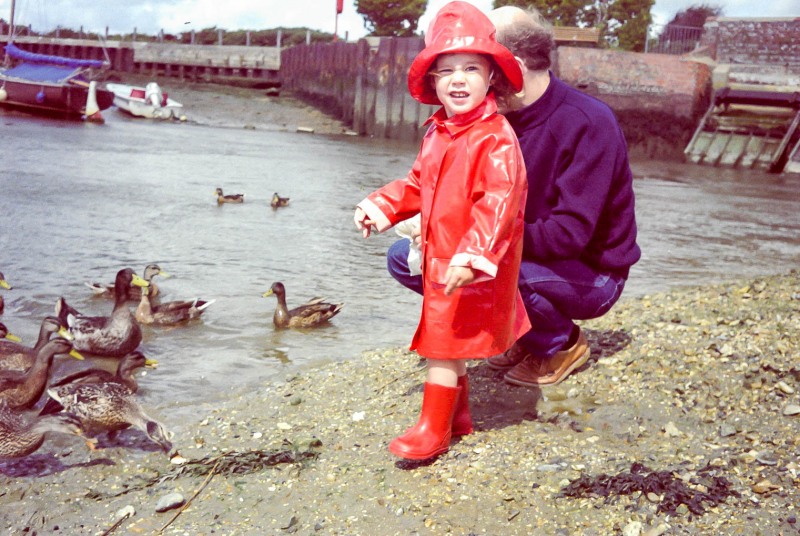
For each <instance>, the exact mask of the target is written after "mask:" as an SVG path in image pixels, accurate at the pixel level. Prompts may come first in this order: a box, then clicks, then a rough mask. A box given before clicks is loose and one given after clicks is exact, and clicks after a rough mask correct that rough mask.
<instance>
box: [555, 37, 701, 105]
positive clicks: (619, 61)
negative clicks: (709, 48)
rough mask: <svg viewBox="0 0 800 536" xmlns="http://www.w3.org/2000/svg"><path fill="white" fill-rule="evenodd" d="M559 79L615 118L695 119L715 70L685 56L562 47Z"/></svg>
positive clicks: (559, 60) (558, 57) (559, 57)
mask: <svg viewBox="0 0 800 536" xmlns="http://www.w3.org/2000/svg"><path fill="white" fill-rule="evenodd" d="M557 54H558V56H557V72H558V74H559V77H560V78H561V79H562V80H564V81H565V82H567V83H568V84H570V85H572V86H575V87H577V88H578V89H580V90H581V91H583V92H585V93H588V94H590V95H593V96H595V97H597V98H599V99H600V100H602V101H604V102H606V103H607V104H608V105H609V106H611V108H612V109H613V110H614V111H615V112H623V111H627V110H637V111H639V112H645V111H649V112H656V113H666V114H670V115H673V116H677V117H681V118H695V117H697V116H698V115H699V114H702V113H703V112H704V111H705V109H706V106H707V104H708V90H709V87H710V80H711V69H710V68H709V67H708V65H706V64H704V63H697V62H693V61H690V60H687V59H685V58H682V57H680V56H671V55H667V54H639V53H636V52H624V51H618V50H602V49H590V48H576V47H559V48H558V52H557Z"/></svg>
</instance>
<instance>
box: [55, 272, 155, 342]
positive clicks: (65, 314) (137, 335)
mask: <svg viewBox="0 0 800 536" xmlns="http://www.w3.org/2000/svg"><path fill="white" fill-rule="evenodd" d="M131 285H136V286H139V287H146V286H148V285H149V283H148V282H147V281H145V280H144V279H142V278H141V277H139V276H138V275H136V274H135V273H133V270H131V269H130V268H124V269H122V270H120V271H119V272H117V277H116V280H115V282H114V308H113V310H112V311H111V315H109V316H88V315H83V314H81V313H79V312H78V311H76V310H75V309H73V308H72V307H70V306H69V305H68V304H67V302H66V300H64V298H59V299H58V301H57V303H56V316H58V318H59V319H60V320H61V321H62V322H66V323H67V325H68V326H69V331H70V333H71V334H72V336H73V337H75V342H74V346H75V348H76V349H77V350H78V351H81V352H87V353H91V354H94V355H97V356H100V357H122V356H124V355H125V354H129V353H131V352H133V351H134V350H135V349H136V348H137V347H138V346H139V344H140V343H141V342H142V328H141V326H139V323H138V322H137V321H136V319H135V318H134V316H133V314H132V313H131V311H130V309H129V308H128V305H127V303H126V301H127V300H126V295H127V294H126V293H127V289H128V287H130V286H131Z"/></svg>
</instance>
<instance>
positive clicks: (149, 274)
mask: <svg viewBox="0 0 800 536" xmlns="http://www.w3.org/2000/svg"><path fill="white" fill-rule="evenodd" d="M157 275H158V276H161V277H163V278H167V277H169V274H168V273H167V272H165V271H164V270H162V269H161V267H160V266H159V265H157V264H148V265H147V266H145V268H144V272H142V278H143V279H144V280H145V281H147V282H148V283H150V287H149V288H150V297H151V298H155V297H156V296H158V295H159V294H160V293H161V289H160V288H158V285H157V284H156V282H155V281H153V278H154V277H155V276H157ZM84 284H85V285H86V286H87V287H89V288H90V289H92V292H93V293H94V295H95V296H100V297H103V298H113V297H114V283H105V284H103V283H84ZM141 297H142V287H137V286H135V285H134V286H130V287H128V288H127V291H126V298H125V299H126V300H128V301H139V300H140V299H141Z"/></svg>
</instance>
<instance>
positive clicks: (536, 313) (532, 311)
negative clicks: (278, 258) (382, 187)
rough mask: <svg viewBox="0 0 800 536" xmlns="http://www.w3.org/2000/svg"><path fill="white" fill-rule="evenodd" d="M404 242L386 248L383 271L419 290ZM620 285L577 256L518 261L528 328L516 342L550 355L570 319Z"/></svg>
mask: <svg viewBox="0 0 800 536" xmlns="http://www.w3.org/2000/svg"><path fill="white" fill-rule="evenodd" d="M409 243H410V242H409V241H408V240H407V239H405V238H404V239H401V240H398V241H397V242H395V243H394V244H392V245H391V246H390V247H389V250H388V252H387V258H386V264H387V269H388V270H389V273H390V274H391V275H392V277H394V278H395V279H396V280H397V281H398V282H400V284H402V285H403V286H405V287H407V288H409V289H411V290H413V291H414V292H417V293H419V294H422V276H419V275H411V274H410V273H409V270H408V261H407V259H408V246H409ZM624 287H625V279H624V278H623V277H620V276H618V275H612V274H607V273H598V272H596V271H595V270H594V269H592V268H590V267H588V266H587V265H585V264H584V263H582V262H580V261H577V260H564V261H554V262H550V263H535V262H533V261H528V260H525V259H523V260H522V264H521V266H520V270H519V291H520V294H521V295H522V300H523V301H524V302H525V310H526V311H527V312H528V319H529V320H530V322H531V325H532V328H531V330H530V331H529V332H528V333H526V334H525V335H523V336H522V338H521V339H520V340H519V343H520V344H522V345H523V346H524V347H525V349H527V350H528V351H529V352H530V353H531V354H533V355H535V356H537V357H540V358H548V357H550V356H552V355H554V354H555V353H556V352H558V351H559V350H561V349H562V348H563V347H564V345H565V344H566V343H567V341H568V340H569V337H570V334H571V333H572V329H573V327H574V326H575V324H574V322H573V321H574V320H589V319H591V318H597V317H600V316H603V315H604V314H606V313H607V312H608V311H609V309H611V307H612V306H613V305H614V304H615V303H616V301H617V300H618V299H619V297H620V295H621V294H622V290H623V288H624Z"/></svg>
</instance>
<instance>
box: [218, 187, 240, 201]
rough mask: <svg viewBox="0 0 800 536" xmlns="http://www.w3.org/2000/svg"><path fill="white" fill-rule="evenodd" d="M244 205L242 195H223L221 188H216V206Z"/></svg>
mask: <svg viewBox="0 0 800 536" xmlns="http://www.w3.org/2000/svg"><path fill="white" fill-rule="evenodd" d="M223 203H244V194H231V195H223V193H222V188H217V204H218V205H222V204H223Z"/></svg>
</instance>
